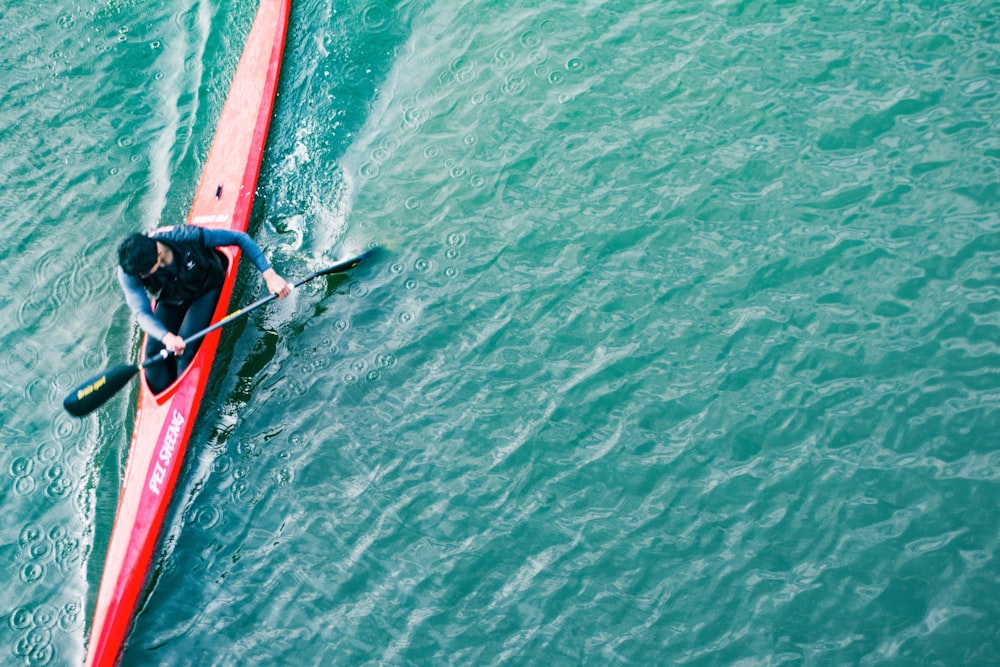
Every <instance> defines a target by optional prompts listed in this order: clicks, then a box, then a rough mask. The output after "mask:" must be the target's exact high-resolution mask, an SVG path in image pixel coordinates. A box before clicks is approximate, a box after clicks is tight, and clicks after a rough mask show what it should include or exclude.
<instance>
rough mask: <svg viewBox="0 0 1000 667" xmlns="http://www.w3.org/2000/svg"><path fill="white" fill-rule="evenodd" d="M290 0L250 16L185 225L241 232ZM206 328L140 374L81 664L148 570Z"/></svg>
mask: <svg viewBox="0 0 1000 667" xmlns="http://www.w3.org/2000/svg"><path fill="white" fill-rule="evenodd" d="M289 2H290V0H261V4H260V8H259V9H258V12H257V17H256V19H255V20H254V24H253V27H252V28H251V31H250V35H249V37H248V38H247V43H246V46H245V47H244V49H243V55H242V57H241V59H240V63H239V66H238V67H237V69H236V74H235V76H234V78H233V82H232V86H231V87H230V90H229V97H228V98H227V99H226V103H225V106H224V107H223V110H222V116H221V117H220V118H219V126H218V129H217V130H216V133H215V138H214V140H213V142H212V149H211V151H210V152H209V156H208V161H207V162H206V163H205V169H204V171H203V173H202V178H201V183H200V185H199V186H198V191H197V192H196V194H195V198H194V204H193V205H192V207H191V213H190V216H189V218H188V221H187V222H188V224H192V225H203V226H205V227H215V228H225V229H235V230H240V231H246V229H247V223H248V221H249V217H250V209H251V206H252V204H253V197H254V190H255V188H256V186H257V176H258V174H259V173H260V164H261V160H262V157H263V152H264V142H265V139H266V137H267V129H268V125H269V123H270V120H271V114H272V111H273V108H274V96H275V88H276V86H277V82H278V71H279V69H280V66H281V56H282V52H283V51H284V45H285V31H286V29H287V26H288V12H289ZM220 251H221V252H223V253H224V254H225V256H226V259H227V260H228V262H229V267H228V270H227V272H226V281H225V284H224V286H223V288H222V295H221V296H220V297H219V303H218V305H217V306H216V308H215V315H214V316H213V322H215V321H218V320H221V319H222V318H223V317H224V316H225V315H226V310H227V309H228V307H229V301H230V298H231V296H232V292H233V284H234V283H235V280H236V272H237V267H238V264H239V255H240V252H239V249H238V248H235V247H232V248H221V249H220ZM219 334H220V331H219V330H215V331H213V332H212V333H210V334H208V335H207V336H206V337H205V338H204V340H203V341H202V343H201V347H200V349H199V351H198V354H197V356H196V357H195V358H194V360H193V362H192V363H191V365H190V366H189V367H188V369H187V370H186V371H185V372H184V374H183V375H181V376H180V377H179V378H177V381H176V382H174V384H172V385H171V386H170V387H168V388H167V389H166V390H165V391H163V393H161V394H159V395H153V394H152V393H150V391H149V389H148V388H147V387H146V383H145V374H144V373H143V381H142V382H141V383H140V385H141V388H140V390H139V405H138V410H137V412H136V417H135V430H134V431H133V433H132V443H131V445H130V448H129V456H128V465H127V467H126V469H125V480H124V484H123V487H122V492H121V498H120V500H119V504H118V512H117V514H116V516H115V522H114V527H113V528H112V532H111V543H110V545H109V546H108V555H107V560H106V562H105V565H104V574H103V576H102V577H101V588H100V591H99V592H98V595H97V607H96V609H95V612H94V619H93V624H92V626H91V631H90V640H89V645H88V648H87V663H86V664H87V665H114V664H115V663H116V662H117V661H118V658H119V656H120V654H121V651H122V648H123V645H124V642H125V638H126V636H127V635H128V632H129V629H130V628H131V625H132V621H133V617H134V615H135V613H136V611H137V604H138V600H139V596H140V593H141V592H142V590H143V588H144V586H145V585H146V582H147V580H148V576H149V570H150V565H151V563H152V560H153V552H154V549H155V547H156V543H157V539H158V537H159V534H160V529H161V526H162V524H163V519H164V516H165V514H166V510H167V506H168V505H169V504H170V498H171V495H172V493H173V490H174V486H175V484H176V481H177V473H178V471H179V470H180V468H181V463H182V461H183V459H184V452H185V450H186V449H187V444H188V439H189V438H190V436H191V429H192V427H193V425H194V422H195V418H196V417H197V414H198V408H199V404H200V402H201V398H202V395H203V394H204V392H205V386H206V384H207V383H208V377H209V372H210V370H211V367H212V361H213V359H214V358H215V354H216V351H217V350H218V346H219Z"/></svg>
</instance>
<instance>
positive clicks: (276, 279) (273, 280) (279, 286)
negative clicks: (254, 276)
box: [263, 268, 292, 299]
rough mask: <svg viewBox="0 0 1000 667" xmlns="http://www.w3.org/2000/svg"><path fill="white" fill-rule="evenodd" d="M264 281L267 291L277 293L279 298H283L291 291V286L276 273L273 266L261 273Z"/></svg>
mask: <svg viewBox="0 0 1000 667" xmlns="http://www.w3.org/2000/svg"><path fill="white" fill-rule="evenodd" d="M263 276H264V282H265V283H267V291H268V292H270V293H271V294H277V295H278V298H279V299H284V298H285V297H286V296H288V295H289V294H291V293H292V286H291V285H289V284H288V283H287V282H285V279H284V278H282V277H281V276H279V275H278V272H277V271H275V270H274V269H273V268H270V269H268V270H267V271H265V272H264V273H263Z"/></svg>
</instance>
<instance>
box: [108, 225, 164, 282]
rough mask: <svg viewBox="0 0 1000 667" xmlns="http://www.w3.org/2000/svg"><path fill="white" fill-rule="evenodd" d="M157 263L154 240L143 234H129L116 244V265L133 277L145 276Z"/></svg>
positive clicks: (157, 254) (157, 253)
mask: <svg viewBox="0 0 1000 667" xmlns="http://www.w3.org/2000/svg"><path fill="white" fill-rule="evenodd" d="M159 263H160V258H159V250H158V249H157V245H156V241H154V240H153V239H151V238H149V237H148V236H146V235H145V234H129V235H128V236H126V237H125V238H124V239H123V240H122V242H121V243H119V244H118V265H119V266H121V267H122V271H124V272H125V273H127V274H128V275H130V276H132V277H134V278H145V277H146V276H148V275H149V274H150V273H152V272H153V271H155V270H156V268H157V267H159Z"/></svg>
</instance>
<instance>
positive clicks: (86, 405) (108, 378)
mask: <svg viewBox="0 0 1000 667" xmlns="http://www.w3.org/2000/svg"><path fill="white" fill-rule="evenodd" d="M138 372H139V367H138V366H130V365H128V364H122V365H120V366H115V367H114V368H109V369H107V370H106V371H104V372H103V373H101V374H100V375H97V376H95V377H92V378H90V379H89V380H87V381H86V382H84V383H83V384H81V385H80V386H79V387H77V388H76V389H74V390H73V391H71V392H70V393H69V396H67V397H66V398H65V399H64V400H63V407H64V408H66V412H68V413H70V414H71V415H73V416H74V417H83V416H84V415H89V414H90V413H91V412H93V411H94V410H96V409H97V408H99V407H101V406H102V405H104V404H105V403H106V402H107V400H108V399H109V398H111V397H112V396H114V395H115V394H117V393H118V390H120V389H121V388H122V387H124V386H125V385H127V384H128V382H129V380H131V379H132V378H133V377H135V374H136V373H138Z"/></svg>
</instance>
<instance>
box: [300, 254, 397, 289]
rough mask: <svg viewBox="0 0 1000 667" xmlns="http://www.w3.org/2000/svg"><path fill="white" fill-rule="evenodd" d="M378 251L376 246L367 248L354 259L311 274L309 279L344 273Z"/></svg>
mask: <svg viewBox="0 0 1000 667" xmlns="http://www.w3.org/2000/svg"><path fill="white" fill-rule="evenodd" d="M379 250H381V247H379V246H376V247H374V248H369V249H368V250H365V251H364V252H363V253H361V254H360V255H358V256H356V257H352V258H350V259H345V260H343V261H342V262H337V263H336V264H334V265H333V266H330V267H327V268H325V269H323V270H322V271H317V272H316V273H314V274H312V276H310V279H311V278H316V277H318V276H326V275H329V274H331V273H344V272H345V271H350V270H351V269H353V268H354V267H355V266H357V265H358V264H360V263H361V262H363V261H365V260H366V259H368V258H369V257H371V256H372V255H375V254H377V253H378V251H379ZM303 282H305V281H303Z"/></svg>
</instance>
